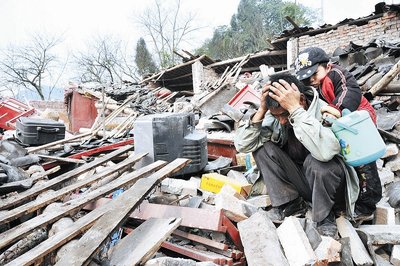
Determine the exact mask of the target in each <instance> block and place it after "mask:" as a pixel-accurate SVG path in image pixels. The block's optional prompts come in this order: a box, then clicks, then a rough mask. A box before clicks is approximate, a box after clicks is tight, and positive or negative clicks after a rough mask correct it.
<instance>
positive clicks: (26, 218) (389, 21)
mask: <svg viewBox="0 0 400 266" xmlns="http://www.w3.org/2000/svg"><path fill="white" fill-rule="evenodd" d="M399 8H400V6H399V5H382V4H379V5H377V6H376V10H375V12H374V14H372V15H371V16H367V17H365V18H360V19H355V20H345V21H342V22H340V23H338V24H337V25H324V26H322V27H321V28H319V29H311V28H301V27H298V26H297V25H293V26H294V29H293V30H292V31H288V32H284V33H283V34H282V35H281V36H279V37H278V38H277V39H275V40H273V41H272V42H271V44H272V45H273V47H274V49H272V50H267V51H262V52H259V53H255V54H250V55H246V56H243V57H240V58H234V59H230V60H226V61H221V62H216V61H214V60H212V59H211V58H209V57H207V56H205V55H203V56H192V55H190V56H189V58H186V59H185V62H184V63H182V64H180V65H177V66H174V67H172V68H169V69H166V70H164V71H161V72H160V73H156V74H154V75H152V76H150V77H148V78H146V79H144V80H143V81H142V82H141V84H130V83H126V84H112V85H104V84H82V85H79V86H75V87H70V88H68V90H67V91H66V94H65V96H66V106H67V111H66V115H65V116H63V119H64V120H63V121H64V122H65V125H66V127H67V131H68V132H71V133H74V134H71V135H69V136H67V137H66V138H61V137H60V138H59V139H56V140H54V141H51V142H49V143H46V144H43V145H40V146H34V145H31V146H25V147H20V146H19V145H17V144H16V143H15V142H13V141H12V140H11V139H9V140H7V139H5V140H3V141H2V142H1V145H0V154H1V156H2V157H1V158H0V159H1V164H0V166H1V169H2V170H1V173H0V177H1V178H0V180H6V181H2V182H3V183H4V184H3V185H2V186H0V192H1V195H2V200H1V203H0V210H1V212H0V221H1V223H0V225H1V228H0V230H1V231H0V251H1V254H0V264H2V265H3V264H7V265H29V264H36V265H41V264H42V265H52V264H55V265H83V264H85V265H87V264H92V265H94V264H100V265H101V264H110V265H142V264H143V265H170V264H174V265H247V264H249V265H267V264H271V265H288V264H289V265H306V264H307V265H308V264H322V265H326V264H328V263H330V262H340V263H342V264H345V265H354V264H356V265H373V264H375V265H381V264H383V265H385V264H389V262H390V263H391V264H393V265H399V263H400V248H399V247H400V246H399V244H400V243H399V242H400V226H399V208H400V197H399V195H400V193H399V191H400V183H399V170H400V162H399V160H400V155H399V150H398V144H399V143H400V138H399V136H400V133H399V130H400V127H399V120H400V115H399V111H400V110H399V103H400V101H399V98H398V96H399V92H400V91H399V84H398V83H399V75H398V73H399V69H400V68H399V66H398V64H399V62H400V61H399V58H400V42H399V40H400V36H399V33H398V32H399V30H398V28H400V13H399ZM311 45H313V46H315V45H316V46H319V47H321V48H324V49H325V50H326V51H327V52H329V53H330V54H331V55H332V58H333V60H334V61H335V62H337V63H338V64H341V65H343V66H345V67H346V68H347V69H348V70H349V71H351V72H352V73H353V75H354V76H355V77H356V78H357V81H358V83H359V85H360V86H361V88H362V90H363V91H364V93H365V95H366V96H367V95H368V96H369V97H370V100H371V102H372V104H373V105H374V107H375V108H376V109H377V115H378V120H377V121H378V125H377V126H378V129H379V132H380V134H381V136H382V137H383V139H384V140H385V143H386V146H387V147H386V153H385V154H384V155H383V156H382V157H381V158H380V159H379V160H378V161H377V163H378V168H379V175H380V179H381V183H382V185H383V187H384V191H383V196H384V197H383V199H382V201H381V202H380V203H379V204H378V208H377V211H376V214H375V219H374V220H373V221H372V222H370V223H365V224H362V225H354V224H351V223H350V222H349V221H348V220H346V219H344V218H343V217H341V218H339V219H338V220H337V223H338V228H339V234H340V239H336V240H335V239H332V238H327V237H321V236H320V235H319V234H318V233H317V232H316V231H315V229H314V228H313V226H312V224H311V220H310V219H309V218H308V217H307V216H306V218H296V217H289V218H287V219H286V220H285V221H284V222H283V223H282V224H281V225H275V224H273V223H272V222H271V221H270V220H269V219H268V217H267V216H266V215H265V210H267V209H268V208H269V207H270V201H269V198H268V195H267V193H266V188H265V185H264V184H263V182H262V178H260V175H259V173H258V171H257V167H256V165H255V163H254V160H253V159H252V156H251V154H240V153H237V152H236V150H235V148H234V146H233V136H234V132H235V129H236V127H237V125H238V124H239V123H240V122H241V121H242V120H244V119H246V118H248V116H249V115H251V114H252V113H253V112H254V111H255V110H256V109H257V107H258V102H257V100H258V99H259V90H260V88H261V86H262V84H263V82H265V81H266V80H267V79H268V76H269V75H270V74H272V73H275V72H283V71H288V72H290V71H292V70H291V64H292V62H293V59H294V57H295V55H296V54H297V53H298V51H300V50H302V49H303V48H305V47H307V46H311ZM24 108H25V107H24ZM23 110H24V111H23V112H22V111H21V112H22V113H23V114H24V115H25V116H30V115H32V112H31V109H29V108H27V110H26V108H25V109H23ZM188 113H190V114H191V115H188ZM47 118H48V117H47ZM7 121H11V122H15V121H14V120H13V119H12V118H10V119H8V120H7ZM164 125H167V126H164ZM7 126H9V127H10V128H11V129H12V125H11V124H10V123H7ZM139 129H140V130H139ZM177 136H179V137H177ZM170 137H174V138H170ZM56 138H58V137H56ZM152 138H159V139H160V140H159V141H158V142H154V141H152ZM371 141H374V140H373V139H371ZM204 142H206V145H205V143H204ZM7 181H8V182H7ZM196 261H202V262H203V263H199V262H196Z"/></svg>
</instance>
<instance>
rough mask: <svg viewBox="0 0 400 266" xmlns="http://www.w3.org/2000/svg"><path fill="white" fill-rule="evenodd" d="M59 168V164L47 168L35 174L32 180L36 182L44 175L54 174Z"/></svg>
mask: <svg viewBox="0 0 400 266" xmlns="http://www.w3.org/2000/svg"><path fill="white" fill-rule="evenodd" d="M60 169H61V167H60V166H59V165H57V166H56V167H53V168H50V169H49V170H47V171H45V172H44V173H41V174H40V175H38V176H35V177H33V178H32V182H33V183H36V182H37V181H39V180H42V179H43V178H45V177H48V176H49V175H51V174H54V173H56V172H58V171H59V170H60Z"/></svg>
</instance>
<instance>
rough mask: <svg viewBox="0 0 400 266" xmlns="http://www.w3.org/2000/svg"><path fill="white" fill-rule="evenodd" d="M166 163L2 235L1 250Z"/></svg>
mask: <svg viewBox="0 0 400 266" xmlns="http://www.w3.org/2000/svg"><path fill="white" fill-rule="evenodd" d="M164 164H165V162H163V161H157V162H154V163H152V164H149V165H147V166H145V167H142V168H140V169H138V170H137V171H134V172H132V173H130V174H127V175H124V176H121V177H120V178H118V179H116V180H114V181H112V182H110V183H108V184H107V185H105V186H102V187H100V188H98V189H96V190H94V191H92V192H90V193H87V194H86V195H84V196H83V197H79V198H76V199H73V200H70V201H68V202H66V203H64V204H63V205H62V206H61V207H60V208H59V209H57V211H54V212H49V213H45V214H41V215H38V216H36V217H34V218H32V219H30V220H28V221H26V222H24V223H22V224H20V225H17V226H16V227H14V228H12V229H10V230H8V231H6V232H3V233H1V234H0V249H2V248H4V247H6V246H8V245H9V244H12V243H13V242H15V241H17V240H19V239H21V238H23V237H24V236H26V235H27V234H28V233H29V232H30V231H32V230H34V229H36V228H38V227H40V226H45V225H47V224H50V223H52V222H55V221H56V220H58V219H60V218H61V217H64V216H68V215H70V214H73V213H75V212H76V211H77V210H79V209H81V208H82V207H83V206H85V205H87V204H88V203H89V202H92V201H95V200H97V199H99V198H101V197H103V196H104V195H107V194H109V193H111V192H113V191H115V190H117V189H119V188H121V187H124V186H127V185H131V184H132V183H134V182H136V181H137V180H138V179H139V178H142V177H143V176H145V175H147V174H149V172H152V171H156V170H158V169H160V168H161V167H162V166H163V165H164Z"/></svg>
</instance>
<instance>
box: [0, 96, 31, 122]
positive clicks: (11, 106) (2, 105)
mask: <svg viewBox="0 0 400 266" xmlns="http://www.w3.org/2000/svg"><path fill="white" fill-rule="evenodd" d="M34 112H35V109H34V108H32V107H29V106H28V105H26V104H24V103H22V102H20V101H18V100H16V99H13V98H6V99H3V100H2V101H0V128H2V129H5V130H13V129H15V122H16V121H17V119H18V118H20V117H21V116H30V115H31V114H33V113H34Z"/></svg>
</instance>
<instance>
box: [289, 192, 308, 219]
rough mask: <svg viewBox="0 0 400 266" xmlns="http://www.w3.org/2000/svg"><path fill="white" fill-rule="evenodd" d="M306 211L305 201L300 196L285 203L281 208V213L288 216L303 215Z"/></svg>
mask: <svg viewBox="0 0 400 266" xmlns="http://www.w3.org/2000/svg"><path fill="white" fill-rule="evenodd" d="M306 212H307V203H306V202H305V201H304V200H303V198H302V197H298V198H297V199H295V200H292V201H291V202H289V203H287V204H285V206H284V209H283V215H284V216H285V217H289V216H296V217H299V216H304V215H305V214H306Z"/></svg>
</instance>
